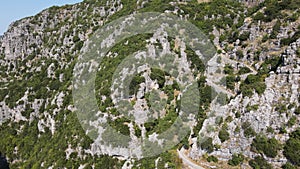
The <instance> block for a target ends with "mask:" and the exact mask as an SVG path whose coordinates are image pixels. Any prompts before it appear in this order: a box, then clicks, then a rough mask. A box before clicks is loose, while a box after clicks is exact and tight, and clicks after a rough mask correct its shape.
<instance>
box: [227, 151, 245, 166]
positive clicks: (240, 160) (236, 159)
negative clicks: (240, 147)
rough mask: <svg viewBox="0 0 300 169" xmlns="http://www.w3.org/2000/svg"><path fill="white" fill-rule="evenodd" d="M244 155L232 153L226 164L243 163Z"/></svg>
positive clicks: (235, 164)
mask: <svg viewBox="0 0 300 169" xmlns="http://www.w3.org/2000/svg"><path fill="white" fill-rule="evenodd" d="M244 158H245V157H244V155H243V154H234V155H233V156H232V159H231V160H229V161H228V164H229V165H231V166H237V165H240V164H242V163H243V161H244Z"/></svg>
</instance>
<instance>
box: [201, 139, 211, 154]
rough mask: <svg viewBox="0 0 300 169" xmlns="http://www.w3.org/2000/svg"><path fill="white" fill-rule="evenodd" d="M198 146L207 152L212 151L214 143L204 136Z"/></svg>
mask: <svg viewBox="0 0 300 169" xmlns="http://www.w3.org/2000/svg"><path fill="white" fill-rule="evenodd" d="M200 147H201V149H203V150H206V151H207V152H208V153H211V152H213V150H214V145H213V143H212V138H210V137H209V138H204V139H203V141H201V142H200Z"/></svg>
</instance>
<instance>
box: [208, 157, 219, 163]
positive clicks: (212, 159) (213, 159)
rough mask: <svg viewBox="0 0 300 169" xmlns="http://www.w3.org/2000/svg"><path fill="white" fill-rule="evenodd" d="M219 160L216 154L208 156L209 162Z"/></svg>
mask: <svg viewBox="0 0 300 169" xmlns="http://www.w3.org/2000/svg"><path fill="white" fill-rule="evenodd" d="M218 161H219V160H218V158H217V157H215V156H208V157H207V162H215V163H217V162H218Z"/></svg>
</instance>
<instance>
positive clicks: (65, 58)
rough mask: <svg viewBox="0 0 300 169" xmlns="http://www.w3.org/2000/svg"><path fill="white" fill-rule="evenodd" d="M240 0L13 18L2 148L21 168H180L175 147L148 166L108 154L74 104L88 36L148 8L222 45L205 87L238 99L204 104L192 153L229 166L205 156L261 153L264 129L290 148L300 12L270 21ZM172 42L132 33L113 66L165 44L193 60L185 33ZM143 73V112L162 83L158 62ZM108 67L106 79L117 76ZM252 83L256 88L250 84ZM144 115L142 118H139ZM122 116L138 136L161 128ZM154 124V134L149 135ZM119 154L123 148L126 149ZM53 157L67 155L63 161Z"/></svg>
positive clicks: (2, 41)
mask: <svg viewBox="0 0 300 169" xmlns="http://www.w3.org/2000/svg"><path fill="white" fill-rule="evenodd" d="M241 2H243V3H246V5H242V4H240V3H237V2H236V1H235V2H231V1H230V2H229V1H222V0H220V1H214V2H212V3H204V4H198V3H196V1H195V2H194V1H192V2H189V1H187V2H184V3H183V2H182V1H167V2H160V1H140V0H138V1H127V0H108V1H102V0H90V1H89V0H86V1H84V2H82V3H78V4H74V5H68V6H63V7H51V8H49V9H46V10H44V11H42V12H40V13H39V14H37V15H36V16H32V17H28V18H24V19H21V20H19V21H15V22H14V23H12V24H11V25H10V26H9V29H8V31H7V32H5V33H4V35H3V36H1V37H0V126H1V128H0V132H1V134H2V135H3V138H1V139H2V140H1V141H0V142H4V144H0V152H2V153H5V154H6V156H7V158H8V161H9V162H10V163H11V165H13V167H15V168H18V167H22V166H23V167H32V168H33V166H34V167H36V168H51V167H52V168H53V167H54V168H59V167H61V168H62V167H67V168H72V167H73V168H74V167H75V168H84V167H91V168H97V167H98V168H100V167H101V166H102V168H103V163H105V164H106V162H107V161H113V162H112V163H109V162H107V165H110V167H111V168H113V167H117V168H121V167H123V168H124V169H125V168H132V167H134V166H140V167H141V168H142V167H143V166H146V168H147V167H153V168H168V167H172V166H173V165H175V163H176V160H174V159H175V158H176V157H173V156H172V155H174V154H172V152H167V153H166V154H168V155H166V154H163V155H161V156H160V157H157V158H156V159H147V160H149V161H151V162H149V163H151V164H149V165H148V163H146V162H144V161H139V160H136V161H135V160H126V159H124V158H122V157H119V159H116V158H113V157H108V156H101V154H103V153H105V154H109V155H114V154H113V153H114V152H113V151H112V148H111V147H104V148H103V147H101V146H102V145H97V144H95V143H94V142H93V140H91V139H90V138H88V137H87V136H86V135H85V134H86V133H85V131H83V130H82V127H81V126H80V124H79V122H78V120H77V118H76V114H75V113H74V112H75V111H76V109H75V108H74V105H73V103H72V72H73V68H74V65H75V63H76V59H77V58H78V56H79V55H80V51H81V50H82V49H83V47H84V45H85V43H86V42H87V40H88V39H89V37H91V36H92V35H93V33H94V32H95V31H96V30H97V29H98V28H99V27H101V26H103V25H104V24H106V23H107V22H110V21H111V20H113V19H116V18H118V17H120V16H123V15H128V14H131V13H134V12H145V11H159V12H166V13H172V14H174V15H177V16H179V17H180V18H182V19H184V20H189V21H191V22H192V23H193V24H195V25H196V26H197V27H199V28H200V29H203V32H205V33H206V34H207V35H208V37H209V38H210V40H211V41H212V43H213V44H214V45H215V47H216V49H217V50H218V52H217V54H216V55H215V56H214V58H212V59H211V61H210V62H211V63H217V64H218V65H219V68H213V67H207V68H206V70H205V71H204V72H201V75H205V76H206V82H205V80H204V82H201V83H204V84H202V85H203V86H202V87H205V89H207V88H208V86H211V87H212V88H214V91H216V92H217V93H219V95H220V93H225V94H227V95H228V96H230V97H228V99H229V100H228V102H225V101H224V102H225V103H224V104H223V105H221V104H219V100H218V99H220V97H216V98H213V99H212V100H210V102H209V103H206V104H203V105H201V107H202V108H203V110H202V111H201V112H200V111H199V117H197V119H195V123H194V124H192V125H191V134H190V136H189V137H188V140H185V141H186V142H189V143H192V144H190V145H188V144H187V145H186V146H187V147H188V152H187V154H188V155H189V157H190V158H191V159H195V160H199V161H200V163H201V164H205V166H208V165H211V166H212V165H213V166H217V167H221V166H222V163H220V164H218V163H215V164H212V163H206V162H203V155H204V156H206V154H208V155H209V156H211V155H214V156H216V157H217V158H218V159H219V160H221V161H225V163H226V162H227V161H228V160H230V159H231V158H232V156H233V155H234V154H238V153H242V154H243V155H245V156H246V157H249V159H253V158H254V157H255V156H258V155H260V154H263V153H261V152H255V151H253V149H251V144H252V143H253V140H254V138H255V135H256V134H262V135H265V136H267V137H268V138H273V137H274V138H275V139H277V140H278V141H279V142H280V143H281V144H282V145H284V144H285V142H286V141H287V140H288V139H289V134H290V133H292V132H293V131H295V130H296V128H298V127H299V121H300V116H299V114H297V111H299V110H300V109H299V106H300V95H299V91H300V89H299V84H300V50H299V49H300V37H299V36H298V34H299V31H300V26H299V23H300V19H299V11H298V10H294V11H293V10H290V9H287V10H282V11H280V12H281V13H282V16H281V17H280V18H272V19H271V21H263V20H257V19H256V18H258V16H257V15H259V14H260V13H264V10H265V7H262V8H259V9H256V11H254V12H251V13H249V11H248V8H246V7H245V6H247V5H251V6H253V5H256V4H259V3H262V2H263V1H241ZM219 3H221V5H220V4H219ZM261 17H262V18H264V17H267V16H266V15H265V16H261ZM278 25H279V26H278ZM168 38H169V37H166V33H165V32H158V33H156V34H154V35H151V36H146V37H139V36H137V37H133V39H134V40H133V41H130V40H126V42H124V43H123V42H122V43H121V44H118V45H119V46H117V47H116V48H114V49H113V50H112V52H110V53H109V54H107V55H108V58H111V59H112V60H107V63H109V64H111V63H115V60H113V58H115V59H116V60H117V59H119V58H118V57H119V56H122V54H124V53H125V54H127V52H128V51H130V52H132V49H136V50H137V51H134V52H137V53H136V55H142V54H144V53H143V52H140V51H139V50H140V49H146V50H147V51H149V52H150V53H155V49H159V48H162V47H165V48H164V50H165V51H167V53H172V54H174V55H176V56H178V58H179V56H180V55H184V56H186V57H187V58H188V57H189V55H190V53H188V52H187V51H186V50H188V49H187V48H186V44H180V45H179V42H178V41H176V40H177V39H176V40H171V41H170V42H168V40H169V39H168ZM130 42H132V44H129V43H130ZM174 43H175V44H174ZM141 44H142V45H141ZM173 45H174V46H173ZM126 47H130V50H126ZM137 48H138V49H137ZM178 51H180V52H178ZM118 62H119V61H116V63H118ZM190 63H192V61H190V60H189V61H186V62H180V65H181V66H182V69H184V68H186V67H188V66H189V64H190ZM198 64H199V63H198ZM105 66H106V65H105ZM105 66H103V67H100V69H101V68H103V69H104V68H105ZM113 66H116V65H113ZM198 66H199V65H198ZM100 69H99V70H100ZM144 69H145V70H147V71H148V72H150V74H147V73H145V74H143V75H141V77H142V78H144V81H145V82H141V84H139V88H137V90H136V93H135V94H133V96H132V97H131V99H132V104H135V108H136V110H139V111H143V110H142V108H144V107H143V106H145V105H147V99H148V98H146V94H147V91H149V90H152V88H155V89H157V88H158V87H159V86H162V85H161V84H159V82H158V81H159V79H151V76H153V75H151V71H152V70H151V68H149V67H147V66H144V67H143V70H144ZM228 69H230V70H229V71H228ZM105 70H106V69H105ZM107 70H109V71H112V70H113V69H107ZM242 70H246V71H245V72H242ZM109 71H108V72H105V76H104V75H103V76H101V77H100V78H103V77H106V75H107V74H112V72H109ZM226 71H228V72H230V73H225V81H227V85H225V84H224V78H222V77H223V76H221V75H220V74H223V72H226ZM102 73H103V72H102ZM127 74H129V73H128V72H127ZM223 75H224V74H223ZM163 76H164V78H165V81H164V84H163V88H164V90H166V88H167V87H170V85H169V86H167V84H173V83H174V82H173V81H175V80H176V78H170V77H168V76H166V75H163ZM199 76H200V75H199ZM141 77H140V78H141ZM142 78H141V79H142ZM251 78H252V79H251ZM174 79H175V80H174ZM253 79H255V80H253ZM102 80H103V79H102ZM222 80H223V82H222ZM251 80H252V81H251ZM107 81H109V78H107V79H104V80H103V81H101V82H99V83H100V87H99V88H100V89H99V90H100V91H101V92H102V93H109V92H108V91H109V88H108V87H107V85H106V82H107ZM249 81H250V84H249ZM252 82H253V84H255V85H251V83H252ZM199 83H200V82H199ZM101 85H102V86H101ZM245 86H246V87H245ZM102 87H103V88H102ZM105 87H107V88H105ZM259 87H261V88H262V89H263V90H262V89H261V88H259ZM167 89H168V88H167ZM209 89H210V88H209ZM246 89H249V90H246ZM170 90H173V91H172V92H174V91H175V92H174V93H173V96H175V97H174V98H173V97H172V99H171V100H168V99H169V97H170V96H168V95H167V94H166V93H164V92H162V91H161V93H159V96H160V99H162V100H163V99H165V100H168V101H169V102H170V103H169V105H168V106H170V105H172V104H173V105H172V106H175V107H176V104H177V103H176V101H177V100H176V99H178V98H177V96H178V95H179V94H178V93H179V92H178V91H177V90H175V89H170ZM200 91H201V92H203V93H205V91H203V90H201V89H200ZM101 92H99V93H101ZM176 92H177V93H176ZM249 93H251V94H249ZM209 94H211V93H209ZM99 95H100V94H99ZM211 95H213V94H211ZM204 96H208V95H204ZM99 98H101V99H99ZM99 98H98V99H99V100H100V101H99V105H100V106H99V107H100V109H101V111H104V112H106V113H108V114H109V113H111V114H113V115H115V114H117V113H116V112H114V109H113V108H112V107H111V104H110V103H111V102H112V101H114V98H111V99H110V98H109V96H108V95H105V94H103V95H100V96H99ZM170 98H171V97H170ZM221 99H222V98H221ZM206 100H209V98H208V99H206ZM104 104H107V105H109V106H107V105H105V106H104ZM147 106H148V105H147ZM147 106H145V107H147ZM168 106H167V107H168ZM136 112H137V113H136V114H134V115H136V116H137V117H138V116H139V114H138V111H136ZM114 113H115V114H114ZM167 113H168V112H167V111H165V110H163V111H161V112H160V114H157V115H156V116H162V117H164V116H167ZM167 117H168V116H167ZM114 118H115V119H118V120H116V121H117V123H118V124H116V123H113V122H112V124H114V125H115V127H116V128H118V129H119V130H120V132H121V131H122V132H123V131H124V130H123V129H127V128H128V133H129V134H130V136H131V137H134V138H136V136H133V135H134V134H137V133H138V132H140V133H141V135H143V136H139V137H146V136H148V135H150V136H153V137H155V134H156V132H158V131H155V130H158V129H157V128H159V129H160V127H161V126H159V127H157V128H155V127H152V126H149V124H146V125H145V126H143V125H141V126H138V125H136V124H135V123H132V122H130V123H129V122H128V121H127V120H124V119H121V118H120V117H114ZM112 119H113V118H112ZM292 120H293V121H294V122H293V123H292V122H291V121H292ZM140 121H143V119H141V120H140ZM295 121H296V122H295ZM141 123H142V122H141ZM163 124H166V123H163ZM157 125H160V124H157ZM243 126H244V127H243ZM245 126H246V127H245ZM193 127H194V129H193ZM10 128H11V129H10ZM149 128H150V129H153V131H151V132H149V131H147V130H150V129H149ZM250 128H251V133H250V134H245V130H247V131H249V130H250ZM99 130H100V129H99ZM221 130H226V131H227V132H228V137H229V138H228V139H226V140H225V141H222V140H221V139H220V135H219V132H220V131H221ZM126 131H127V130H125V132H126ZM147 132H149V133H151V134H149V133H147ZM128 133H127V134H128ZM207 138H211V140H212V144H213V145H214V147H212V150H211V151H209V152H208V150H207V149H205V148H203V146H201V144H202V143H203V140H204V141H205V139H207ZM154 140H155V139H154ZM97 146H98V147H97ZM24 147H25V148H24ZM99 147H100V148H99ZM101 148H102V149H101ZM99 149H100V150H99ZM118 151H123V149H122V148H119V149H118ZM28 152H30V153H31V154H28ZM48 153H49V154H48ZM55 156H61V157H63V158H62V160H60V159H58V158H56V157H55ZM263 157H264V158H265V159H266V161H268V162H269V163H271V164H272V165H273V166H274V167H280V166H281V165H282V164H285V163H286V162H287V161H288V159H287V158H286V157H285V156H284V154H283V152H282V149H281V150H279V151H278V155H277V156H276V157H274V158H270V157H266V156H265V155H263ZM101 160H102V161H101ZM54 161H55V162H54ZM124 161H126V162H125V163H124V164H123V162H124ZM174 161H175V162H174ZM108 163H109V164H108ZM173 163H174V164H173ZM101 164H102V165H101ZM152 164H153V165H152ZM176 164H177V163H176ZM99 166H100V167H99ZM242 166H243V167H249V164H248V162H247V161H244V162H243V164H242Z"/></svg>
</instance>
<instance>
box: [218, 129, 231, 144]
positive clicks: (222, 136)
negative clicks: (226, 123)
mask: <svg viewBox="0 0 300 169" xmlns="http://www.w3.org/2000/svg"><path fill="white" fill-rule="evenodd" d="M218 136H219V138H220V140H221V142H224V141H226V140H228V139H229V133H228V131H227V130H226V129H224V128H222V129H221V130H220V131H219V135H218Z"/></svg>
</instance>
